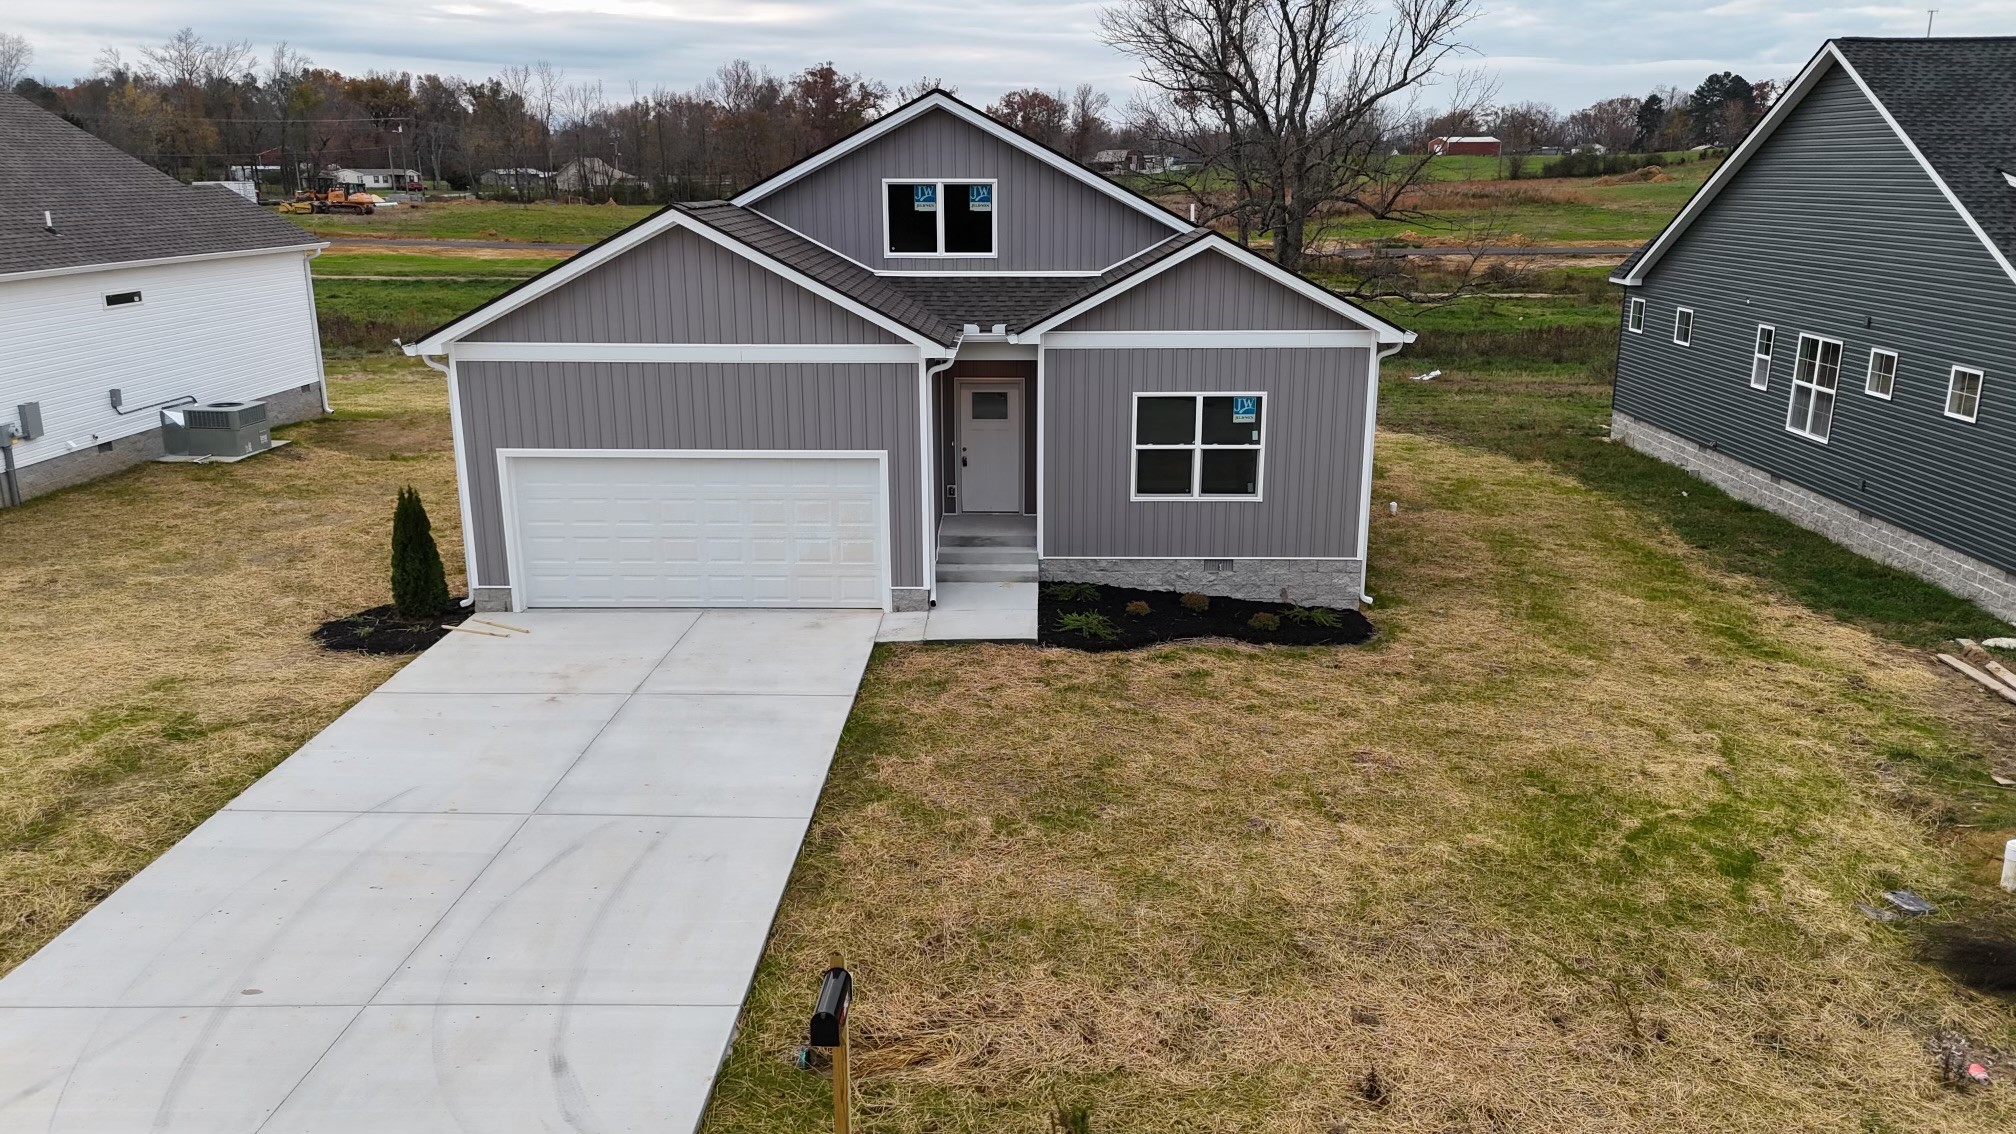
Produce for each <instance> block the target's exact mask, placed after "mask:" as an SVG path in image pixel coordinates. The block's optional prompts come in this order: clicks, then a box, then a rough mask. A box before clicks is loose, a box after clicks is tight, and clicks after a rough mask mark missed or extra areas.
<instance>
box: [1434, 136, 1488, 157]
mask: <svg viewBox="0 0 2016 1134" xmlns="http://www.w3.org/2000/svg"><path fill="white" fill-rule="evenodd" d="M1504 149H1505V147H1504V144H1503V143H1501V142H1499V141H1498V139H1496V138H1430V139H1428V152H1429V153H1431V154H1441V155H1444V156H1447V157H1454V156H1456V155H1458V154H1476V155H1479V156H1482V157H1497V156H1498V155H1499V154H1500V153H1503V152H1504Z"/></svg>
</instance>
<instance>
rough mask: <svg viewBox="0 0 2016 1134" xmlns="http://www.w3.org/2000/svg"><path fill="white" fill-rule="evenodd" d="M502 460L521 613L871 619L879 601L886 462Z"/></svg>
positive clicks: (547, 455)
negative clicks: (808, 611)
mask: <svg viewBox="0 0 2016 1134" xmlns="http://www.w3.org/2000/svg"><path fill="white" fill-rule="evenodd" d="M502 457H503V461H504V474H505V480H506V483H505V485H504V489H505V491H504V494H503V495H504V501H505V508H506V515H505V532H506V538H507V539H508V540H509V541H510V542H509V546H508V548H507V549H506V550H507V559H508V560H509V562H510V567H511V580H512V583H513V592H514V593H513V598H514V601H515V605H517V606H519V607H553V606H562V607H593V606H613V607H646V606H710V607H711V606H750V607H766V606H815V607H816V606H870V607H880V606H882V605H883V602H884V598H885V596H886V595H887V593H888V587H889V580H888V573H887V557H888V547H887V541H886V540H885V539H884V538H883V536H884V532H885V530H886V525H887V515H888V512H887V508H886V507H885V499H884V492H883V470H882V458H881V454H878V453H849V454H846V455H837V454H830V453H806V454H804V455H791V454H775V453H763V454H750V455H741V454H732V453H721V452H707V453H685V452H678V451H662V450H640V451H636V452H631V453H624V452H611V451H608V450H602V451H598V452H596V453H585V454H576V453H569V452H567V451H565V450H507V451H505V452H504V453H503V454H502Z"/></svg>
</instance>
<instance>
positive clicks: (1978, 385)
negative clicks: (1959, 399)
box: [1945, 364, 1988, 421]
mask: <svg viewBox="0 0 2016 1134" xmlns="http://www.w3.org/2000/svg"><path fill="white" fill-rule="evenodd" d="M1962 374H1972V375H1973V376H1974V412H1973V413H1970V414H1958V413H1954V412H1953V392H1954V391H1955V390H1956V389H1958V388H1959V384H1960V376H1961V375H1962ZM1987 393H1988V372H1987V371H1986V370H1983V369H1981V368H1980V367H1978V366H1960V365H1958V364H1956V365H1955V366H1954V367H1953V369H1952V370H1950V371H1948V372H1947V374H1946V407H1945V410H1946V416H1947V417H1950V418H1952V419H1953V420H1954V421H1976V420H1979V419H1980V417H1981V399H1982V398H1983V397H1985V396H1986V395H1987Z"/></svg>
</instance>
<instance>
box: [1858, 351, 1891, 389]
mask: <svg viewBox="0 0 2016 1134" xmlns="http://www.w3.org/2000/svg"><path fill="white" fill-rule="evenodd" d="M1862 390H1863V392H1864V393H1867V394H1870V395H1872V396H1874V397H1878V398H1882V399H1883V400H1884V401H1886V402H1887V401H1889V400H1890V396H1891V395H1892V394H1894V393H1896V391H1897V352H1896V351H1894V350H1884V349H1883V348H1882V347H1875V348H1872V349H1871V350H1870V351H1869V375H1868V377H1867V378H1865V379H1864V380H1863V382H1862Z"/></svg>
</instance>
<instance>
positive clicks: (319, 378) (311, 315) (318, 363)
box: [301, 248, 335, 413]
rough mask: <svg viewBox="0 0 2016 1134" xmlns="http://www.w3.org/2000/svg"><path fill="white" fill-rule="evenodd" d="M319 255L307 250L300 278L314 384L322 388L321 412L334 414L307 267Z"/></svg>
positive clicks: (311, 278)
mask: <svg viewBox="0 0 2016 1134" xmlns="http://www.w3.org/2000/svg"><path fill="white" fill-rule="evenodd" d="M321 254H322V249H321V248H310V249H309V250H308V257H307V259H304V260H302V261H301V278H302V279H303V280H304V281H306V282H307V284H308V340H309V341H310V342H312V343H314V344H315V384H316V385H317V386H320V387H322V412H323V413H334V412H335V408H334V407H333V406H331V405H330V404H329V371H328V369H327V368H326V367H325V366H324V365H323V362H322V318H321V316H319V315H317V314H316V313H315V272H314V269H312V268H310V267H309V266H308V264H309V261H311V260H313V259H315V257H317V256H320V255H321Z"/></svg>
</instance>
